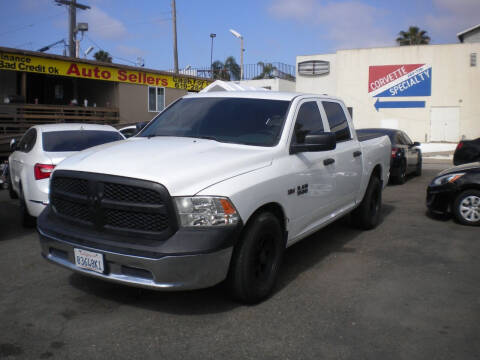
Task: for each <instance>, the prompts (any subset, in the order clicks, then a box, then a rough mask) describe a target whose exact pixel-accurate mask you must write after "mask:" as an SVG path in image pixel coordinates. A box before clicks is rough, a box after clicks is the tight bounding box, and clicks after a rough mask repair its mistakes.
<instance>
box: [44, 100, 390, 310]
mask: <svg viewBox="0 0 480 360" xmlns="http://www.w3.org/2000/svg"><path fill="white" fill-rule="evenodd" d="M390 149H391V146H390V140H389V139H388V137H386V136H383V137H378V138H374V139H370V140H366V141H363V142H359V141H358V140H357V135H356V132H355V131H354V128H353V125H352V120H351V118H350V115H349V113H348V111H347V109H346V107H345V105H344V104H343V102H342V101H341V100H339V99H337V98H333V97H330V96H319V95H307V94H298V93H279V92H267V91H265V92H211V93H205V94H197V95H187V96H185V97H183V98H181V99H180V100H178V101H176V102H175V103H174V104H172V105H171V106H169V107H168V108H167V109H165V110H164V111H163V112H162V113H160V114H159V115H158V116H157V117H156V118H155V119H154V120H152V121H151V122H150V123H149V124H148V125H147V126H146V127H145V128H144V129H143V130H142V131H141V132H140V133H139V134H138V135H137V136H135V137H133V138H130V139H128V140H124V141H120V142H115V143H112V144H106V145H100V146H97V147H94V148H91V149H88V150H85V151H83V152H81V153H79V154H77V155H74V156H72V157H70V158H68V159H66V160H65V161H63V162H62V163H60V164H59V165H58V166H57V167H56V168H55V171H54V172H53V174H52V179H51V186H50V204H49V206H48V207H47V208H46V209H45V211H44V212H43V213H42V214H41V216H40V218H39V220H38V230H39V234H40V242H41V246H42V255H43V256H44V257H45V258H46V259H48V260H50V261H52V262H54V263H56V264H59V265H63V266H65V267H67V268H69V269H71V270H74V271H77V272H80V273H83V274H85V275H91V276H95V277H98V278H101V279H105V280H110V281H115V282H120V283H124V284H129V285H134V286H140V287H146V288H153V289H162V290H163V289H165V290H175V289H195V288H202V287H208V286H212V285H214V284H217V283H219V282H222V281H224V280H226V283H227V285H228V287H229V289H230V291H231V292H232V294H233V296H234V297H235V298H236V299H238V300H240V301H243V302H246V303H255V302H259V301H261V300H263V299H265V298H266V297H267V296H268V295H269V294H270V293H271V292H272V290H273V288H274V284H275V280H276V278H277V275H278V272H279V267H280V264H281V261H282V255H283V253H284V251H285V248H286V247H288V246H290V245H292V244H294V243H295V242H297V241H299V240H301V239H303V238H305V237H307V236H308V235H310V234H312V233H313V232H315V231H317V230H319V229H320V228H322V227H324V226H325V225H327V224H328V223H330V222H332V221H334V220H336V219H338V218H340V217H342V216H343V215H345V214H347V213H349V212H352V211H353V212H352V216H351V217H352V221H353V223H354V224H356V225H357V226H359V227H361V228H364V229H371V228H373V227H375V226H376V225H377V223H378V221H379V215H380V208H381V194H382V189H383V187H384V186H385V185H386V184H387V182H388V177H389V167H390ZM298 260H299V261H301V259H298Z"/></svg>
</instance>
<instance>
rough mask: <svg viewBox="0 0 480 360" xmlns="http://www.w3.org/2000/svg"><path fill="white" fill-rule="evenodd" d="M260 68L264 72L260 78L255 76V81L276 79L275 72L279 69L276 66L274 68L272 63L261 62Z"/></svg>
mask: <svg viewBox="0 0 480 360" xmlns="http://www.w3.org/2000/svg"><path fill="white" fill-rule="evenodd" d="M257 65H258V66H260V67H261V68H262V72H261V73H260V75H258V76H255V77H254V78H253V79H254V80H258V79H273V78H275V74H274V72H275V70H277V68H276V67H275V66H273V65H272V64H270V63H266V64H265V63H264V62H262V61H259V62H258V63H257Z"/></svg>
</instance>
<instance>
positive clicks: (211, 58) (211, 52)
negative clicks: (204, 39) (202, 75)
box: [210, 33, 217, 78]
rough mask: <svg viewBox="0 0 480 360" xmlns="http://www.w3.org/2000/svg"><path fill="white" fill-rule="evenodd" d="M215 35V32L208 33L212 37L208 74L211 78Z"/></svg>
mask: <svg viewBox="0 0 480 360" xmlns="http://www.w3.org/2000/svg"><path fill="white" fill-rule="evenodd" d="M215 36H217V34H213V33H212V34H210V37H211V38H212V46H211V47H210V76H211V77H212V78H213V69H212V64H213V38H214V37H215Z"/></svg>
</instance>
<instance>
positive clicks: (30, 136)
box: [18, 129, 37, 153]
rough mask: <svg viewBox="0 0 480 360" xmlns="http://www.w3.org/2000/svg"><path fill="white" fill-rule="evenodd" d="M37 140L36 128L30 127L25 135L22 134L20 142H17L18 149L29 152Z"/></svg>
mask: <svg viewBox="0 0 480 360" xmlns="http://www.w3.org/2000/svg"><path fill="white" fill-rule="evenodd" d="M36 141H37V130H36V129H30V130H28V131H27V132H26V133H25V135H23V137H22V139H21V140H20V143H19V144H18V150H19V151H23V152H26V153H28V152H30V150H32V149H33V146H34V145H35V142H36Z"/></svg>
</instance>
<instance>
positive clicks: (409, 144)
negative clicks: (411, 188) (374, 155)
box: [357, 129, 422, 184]
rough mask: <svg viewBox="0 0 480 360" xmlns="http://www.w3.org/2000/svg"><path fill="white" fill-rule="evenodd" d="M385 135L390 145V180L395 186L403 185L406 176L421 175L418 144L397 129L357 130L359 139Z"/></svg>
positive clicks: (420, 156)
mask: <svg viewBox="0 0 480 360" xmlns="http://www.w3.org/2000/svg"><path fill="white" fill-rule="evenodd" d="M381 135H387V136H388V137H389V138H390V142H391V143H392V156H391V159H390V178H391V179H392V180H393V181H394V182H396V183H397V184H403V183H404V182H405V181H406V179H407V174H409V173H414V174H415V175H417V176H420V175H422V151H421V150H420V148H419V146H420V143H419V142H417V141H415V142H413V141H412V140H410V138H409V137H408V135H407V134H406V133H405V132H403V131H402V130H397V129H359V130H357V136H358V138H359V139H366V138H373V137H376V136H381Z"/></svg>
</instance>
